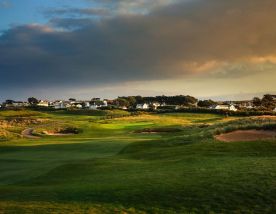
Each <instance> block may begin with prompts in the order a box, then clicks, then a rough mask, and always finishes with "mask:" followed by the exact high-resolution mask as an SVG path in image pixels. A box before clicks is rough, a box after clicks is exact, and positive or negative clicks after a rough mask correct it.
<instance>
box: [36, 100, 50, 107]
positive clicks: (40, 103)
mask: <svg viewBox="0 0 276 214" xmlns="http://www.w3.org/2000/svg"><path fill="white" fill-rule="evenodd" d="M37 105H38V106H44V107H49V102H48V101H46V100H40V101H39V102H38V104H37Z"/></svg>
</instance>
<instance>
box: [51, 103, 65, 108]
mask: <svg viewBox="0 0 276 214" xmlns="http://www.w3.org/2000/svg"><path fill="white" fill-rule="evenodd" d="M52 106H53V107H54V108H55V109H65V108H66V106H65V104H64V102H63V101H56V102H54V103H53V104H52Z"/></svg>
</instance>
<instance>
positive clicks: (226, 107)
mask: <svg viewBox="0 0 276 214" xmlns="http://www.w3.org/2000/svg"><path fill="white" fill-rule="evenodd" d="M211 108H212V109H218V110H229V111H238V109H237V108H236V107H235V106H234V105H215V106H214V107H211Z"/></svg>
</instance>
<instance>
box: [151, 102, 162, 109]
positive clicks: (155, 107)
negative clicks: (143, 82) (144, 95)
mask: <svg viewBox="0 0 276 214" xmlns="http://www.w3.org/2000/svg"><path fill="white" fill-rule="evenodd" d="M151 106H152V107H153V109H157V108H158V107H159V106H161V104H160V103H157V102H154V103H152V104H151Z"/></svg>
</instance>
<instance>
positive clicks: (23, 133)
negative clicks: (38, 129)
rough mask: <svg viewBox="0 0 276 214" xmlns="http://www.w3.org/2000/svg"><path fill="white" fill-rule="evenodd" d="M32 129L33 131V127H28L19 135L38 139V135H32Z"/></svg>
mask: <svg viewBox="0 0 276 214" xmlns="http://www.w3.org/2000/svg"><path fill="white" fill-rule="evenodd" d="M33 131H34V129H32V128H28V129H25V130H23V131H22V132H21V135H22V136H23V137H26V138H30V139H39V138H40V137H37V136H34V135H33Z"/></svg>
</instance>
